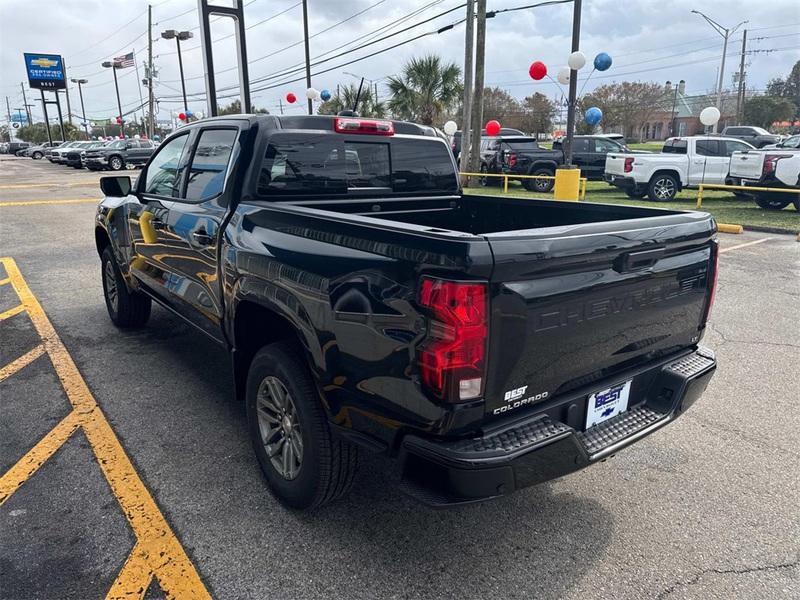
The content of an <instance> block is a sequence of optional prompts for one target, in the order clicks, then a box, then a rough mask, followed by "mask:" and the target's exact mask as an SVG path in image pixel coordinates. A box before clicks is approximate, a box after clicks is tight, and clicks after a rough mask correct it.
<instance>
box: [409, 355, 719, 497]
mask: <svg viewBox="0 0 800 600" xmlns="http://www.w3.org/2000/svg"><path fill="white" fill-rule="evenodd" d="M716 367H717V363H716V359H715V357H714V354H713V353H712V352H711V351H710V350H708V349H705V348H699V349H698V350H696V351H694V352H691V353H688V354H685V355H683V356H682V357H680V358H673V359H670V360H669V361H667V362H665V363H660V364H658V365H656V366H654V367H650V368H648V369H646V370H643V371H640V372H639V373H638V374H636V375H633V377H647V378H648V381H649V385H648V387H647V389H646V392H645V393H644V394H641V395H640V396H639V397H633V396H631V398H630V402H629V406H630V408H629V409H628V411H626V412H624V413H622V414H620V415H617V416H616V417H614V418H612V419H610V420H608V421H605V422H603V423H601V424H599V425H596V426H594V427H592V428H590V429H588V430H581V428H580V427H579V428H574V427H570V426H569V425H567V424H566V423H565V422H563V421H561V420H558V419H557V418H554V417H553V415H554V414H559V413H558V412H555V413H554V412H553V408H554V407H552V406H551V407H550V409H549V410H548V411H547V413H540V414H534V415H531V416H528V417H526V418H524V419H523V420H519V421H515V422H513V423H512V424H509V425H505V426H503V427H502V428H499V429H497V430H493V431H487V432H485V433H484V435H483V436H481V437H476V438H471V439H464V440H456V441H451V440H448V441H444V440H432V439H426V438H423V437H420V436H416V435H412V434H409V435H407V436H406V437H405V438H403V444H402V452H401V460H402V464H403V481H402V486H401V487H402V489H403V491H404V492H406V493H407V494H409V495H410V496H412V497H414V498H416V499H417V500H419V501H421V502H423V503H425V504H428V505H431V506H450V505H455V504H465V503H471V502H479V501H482V500H488V499H491V498H497V497H499V496H504V495H507V494H510V493H511V492H513V491H515V490H518V489H522V488H525V487H528V486H531V485H535V484H538V483H542V482H544V481H548V480H550V479H555V478H556V477H561V476H562V475H566V474H568V473H572V472H574V471H577V470H579V469H582V468H584V467H587V466H589V465H591V464H593V463H595V462H598V461H601V460H603V459H605V458H607V457H608V456H611V455H613V454H614V453H616V452H617V451H618V450H620V449H622V448H624V447H626V446H628V445H630V444H632V443H634V442H636V441H638V440H640V439H642V438H643V437H646V436H647V435H649V434H651V433H652V432H654V431H655V430H657V429H660V428H661V427H663V426H664V425H666V424H668V423H670V422H672V421H674V420H675V419H676V418H678V417H679V416H680V415H681V414H683V412H684V411H685V410H686V409H687V408H689V407H690V406H691V405H692V404H693V403H694V402H695V401H696V400H697V399H698V398H699V397H700V395H701V394H702V393H703V391H705V389H706V386H707V385H708V382H709V380H710V379H711V377H712V375H713V374H714V371H715V370H716ZM625 378H627V376H625ZM618 382H619V379H615V380H614V381H608V382H599V383H598V384H596V385H595V389H603V388H604V387H608V386H610V385H614V384H616V383H618ZM606 383H607V384H608V386H607V385H606ZM587 402H588V393H587V394H583V397H582V404H581V405H580V406H582V410H583V416H584V417H585V414H586V404H587ZM563 404H564V405H566V404H570V409H571V408H572V406H573V405H574V404H575V397H574V396H572V397H570V398H567V399H566V400H565V401H564V402H563ZM558 408H560V407H559V406H556V407H555V409H558ZM564 408H565V411H566V406H564ZM564 414H566V413H564ZM564 420H567V419H564ZM583 421H584V419H583V418H581V419H580V422H583ZM573 422H574V420H573Z"/></svg>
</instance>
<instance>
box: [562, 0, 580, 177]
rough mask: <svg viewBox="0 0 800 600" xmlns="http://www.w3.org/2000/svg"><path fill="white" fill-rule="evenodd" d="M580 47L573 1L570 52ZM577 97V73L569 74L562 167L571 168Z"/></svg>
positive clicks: (577, 6) (577, 5)
mask: <svg viewBox="0 0 800 600" xmlns="http://www.w3.org/2000/svg"><path fill="white" fill-rule="evenodd" d="M580 45H581V0H573V9H572V52H577V51H578V50H580ZM577 96H578V72H577V71H576V70H575V69H572V70H571V71H570V72H569V100H568V104H567V138H566V140H565V142H566V147H565V148H564V166H566V167H567V168H568V169H569V168H571V167H572V136H573V134H574V133H575V108H576V107H575V105H576V103H577Z"/></svg>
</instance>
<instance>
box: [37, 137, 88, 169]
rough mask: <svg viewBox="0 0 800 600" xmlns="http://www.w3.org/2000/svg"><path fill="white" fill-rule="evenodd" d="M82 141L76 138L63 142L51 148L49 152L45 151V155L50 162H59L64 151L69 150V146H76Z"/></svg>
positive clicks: (62, 157)
mask: <svg viewBox="0 0 800 600" xmlns="http://www.w3.org/2000/svg"><path fill="white" fill-rule="evenodd" d="M82 143H83V142H81V141H77V140H76V141H72V142H64V143H63V144H59V145H58V146H54V147H53V148H51V149H50V151H49V152H47V151H45V156H46V157H47V160H49V161H50V162H51V163H56V164H59V163H61V162H62V160H63V159H64V156H65V155H66V153H67V152H69V150H70V148H78V147H80V145H81V144H82Z"/></svg>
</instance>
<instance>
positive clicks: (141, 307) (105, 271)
mask: <svg viewBox="0 0 800 600" xmlns="http://www.w3.org/2000/svg"><path fill="white" fill-rule="evenodd" d="M100 264H101V276H102V278H103V296H104V297H105V300H106V309H108V316H109V317H110V318H111V321H112V322H113V323H114V325H116V326H117V327H119V328H121V329H134V328H137V327H142V326H144V324H145V323H147V320H148V319H149V318H150V308H151V304H152V302H151V300H150V297H149V296H145V295H144V294H142V293H141V292H134V291H130V290H129V289H128V284H127V283H126V282H125V278H124V277H123V276H122V273H121V272H120V270H119V267H118V266H117V260H116V259H115V258H114V253H113V252H112V251H111V247H110V246H106V249H105V250H103V255H102V257H101V259H100Z"/></svg>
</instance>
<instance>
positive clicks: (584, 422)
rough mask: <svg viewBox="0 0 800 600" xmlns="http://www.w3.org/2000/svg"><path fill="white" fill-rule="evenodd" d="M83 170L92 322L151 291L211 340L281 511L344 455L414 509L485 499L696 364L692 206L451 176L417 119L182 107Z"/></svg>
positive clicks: (709, 274) (706, 303) (698, 227)
mask: <svg viewBox="0 0 800 600" xmlns="http://www.w3.org/2000/svg"><path fill="white" fill-rule="evenodd" d="M101 188H102V190H103V192H104V194H105V198H104V199H103V200H102V201H101V202H100V204H99V206H98V209H97V213H96V219H95V232H94V233H95V239H96V245H97V252H98V254H99V256H100V260H101V277H102V282H103V289H104V294H105V303H106V307H107V309H108V313H109V316H110V318H111V320H112V321H113V323H114V324H116V325H117V326H118V327H120V328H126V327H141V326H143V325H144V324H145V323H146V321H147V320H148V316H149V315H150V310H151V302H152V301H155V302H157V303H158V304H160V305H161V306H163V307H165V308H166V309H167V310H169V311H172V312H173V313H174V314H175V315H178V316H179V317H180V318H182V319H184V320H185V321H186V322H188V323H190V324H192V325H194V326H195V327H196V328H197V329H198V330H199V331H201V332H203V333H204V334H205V335H207V336H208V337H209V338H211V339H212V340H214V341H215V342H217V343H218V344H219V345H220V347H221V348H222V349H223V350H224V351H226V352H228V353H229V355H230V359H231V365H232V367H231V373H232V379H233V389H234V390H235V395H236V396H237V397H238V398H240V399H242V400H243V401H244V403H245V407H246V414H247V422H248V430H249V435H250V437H251V438H252V445H253V448H254V451H255V455H256V457H257V459H258V462H259V464H260V467H261V469H262V470H263V473H264V475H265V479H266V481H267V484H268V486H269V488H270V489H271V490H272V491H273V493H274V494H275V496H277V498H278V499H279V500H280V501H282V502H283V503H284V504H286V505H288V506H291V507H294V508H298V509H307V508H312V507H315V506H319V505H321V504H324V503H326V502H328V501H331V500H334V499H336V498H338V497H340V496H341V495H343V494H344V492H345V491H346V490H347V489H348V487H349V486H350V484H351V482H352V480H353V476H354V473H355V470H356V467H357V464H358V456H359V453H362V452H379V453H385V454H387V455H390V456H392V457H395V458H396V459H397V460H398V464H399V465H400V467H401V469H402V479H401V481H402V484H401V487H402V489H403V490H404V491H405V492H406V493H408V494H410V495H411V496H413V497H415V498H417V499H418V500H420V501H422V502H424V503H427V504H429V505H433V506H447V505H453V504H460V503H468V502H476V501H480V500H486V499H489V498H496V497H499V496H504V495H506V494H510V493H512V492H513V491H515V490H518V489H521V488H524V487H527V486H530V485H533V484H537V483H540V482H543V481H547V480H549V479H553V478H555V477H559V476H562V475H565V474H567V473H571V472H573V471H577V470H579V469H581V468H583V467H586V466H588V465H591V464H593V463H596V462H598V461H600V460H603V459H605V458H607V457H609V456H611V455H613V454H615V453H616V452H618V451H619V450H620V449H621V448H623V447H625V446H628V445H629V444H631V443H633V442H636V441H638V440H640V439H641V438H643V437H645V436H647V435H649V434H651V433H652V432H654V431H655V430H657V429H659V428H661V427H663V426H664V425H667V424H668V423H670V422H672V421H673V420H674V419H676V418H677V417H678V416H680V415H681V414H682V413H683V412H684V411H686V410H687V409H688V408H689V407H690V406H691V405H692V403H693V402H695V401H696V400H697V399H698V397H699V396H700V395H701V393H702V392H703V390H704V389H705V387H706V385H707V384H708V382H709V379H710V378H711V376H712V374H713V373H714V371H715V369H716V360H715V357H714V355H713V353H712V352H711V351H709V350H708V349H705V348H703V347H701V346H700V345H699V343H700V340H701V338H702V336H703V332H704V329H705V327H706V322H707V319H708V315H709V311H710V310H711V305H712V302H713V296H714V288H715V285H716V276H717V255H718V252H717V241H716V225H715V223H714V221H713V219H712V217H711V216H709V215H708V214H706V213H701V212H681V211H674V210H658V209H650V208H640V207H631V206H611V205H603V204H589V203H580V204H579V203H574V202H554V201H548V200H529V199H516V198H498V197H494V196H480V195H464V194H462V190H461V188H460V184H459V178H458V176H457V170H456V165H455V162H454V159H453V156H452V153H451V151H450V149H449V148H448V145H447V143H446V142H445V141H444V140H442V139H441V138H439V137H437V136H436V135H435V133H434V132H433V131H432V129H431V128H429V127H423V126H419V125H415V124H412V123H405V122H400V121H388V120H372V119H361V118H356V117H341V116H271V115H239V116H226V117H219V118H211V119H205V120H201V121H198V122H196V123H192V124H190V125H187V126H186V127H183V128H181V129H180V130H179V131H177V132H176V133H174V134H172V135H171V136H170V137H169V138H167V139H166V140H165V141H164V143H163V144H161V146H160V147H159V148H158V150H157V151H156V152H155V154H154V155H153V157H152V158H151V159H150V161H149V162H148V163H147V165H145V167H144V169H143V170H142V172H141V174H140V175H139V177H138V179H137V181H136V182H135V184H132V183H131V180H130V178H129V177H127V176H109V177H105V178H103V179H102V180H101ZM198 452H199V453H200V454H202V449H199V450H198ZM198 460H202V457H200V456H198Z"/></svg>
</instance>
